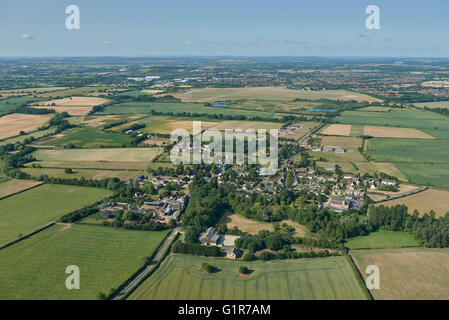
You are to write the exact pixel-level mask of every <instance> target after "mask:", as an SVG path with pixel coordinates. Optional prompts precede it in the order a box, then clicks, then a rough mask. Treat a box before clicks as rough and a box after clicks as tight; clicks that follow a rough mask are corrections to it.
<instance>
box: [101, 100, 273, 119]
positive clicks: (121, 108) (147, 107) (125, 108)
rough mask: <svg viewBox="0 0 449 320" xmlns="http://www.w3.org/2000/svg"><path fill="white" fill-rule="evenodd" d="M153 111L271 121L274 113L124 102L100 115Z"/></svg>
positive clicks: (189, 105)
mask: <svg viewBox="0 0 449 320" xmlns="http://www.w3.org/2000/svg"><path fill="white" fill-rule="evenodd" d="M152 110H154V111H156V112H162V113H164V114H167V113H170V112H172V113H174V114H176V113H181V112H190V113H192V114H193V113H197V114H216V115H218V114H223V115H224V116H227V115H229V116H246V117H261V118H267V119H272V118H273V117H274V115H275V113H274V112H262V111H252V110H240V109H231V108H220V107H207V106H205V105H204V104H201V103H151V102H132V103H131V102H124V103H120V104H116V105H112V106H108V107H106V109H105V110H104V111H102V112H101V113H102V114H127V115H130V114H145V113H146V114H149V113H151V111H152Z"/></svg>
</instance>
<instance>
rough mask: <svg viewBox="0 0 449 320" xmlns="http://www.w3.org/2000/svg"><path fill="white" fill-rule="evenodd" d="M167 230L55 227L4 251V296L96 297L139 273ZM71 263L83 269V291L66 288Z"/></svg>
mask: <svg viewBox="0 0 449 320" xmlns="http://www.w3.org/2000/svg"><path fill="white" fill-rule="evenodd" d="M166 234H167V231H161V232H150V231H148V232H147V231H131V230H123V229H114V228H109V227H98V226H86V225H76V224H75V225H73V226H72V227H70V228H68V229H65V226H63V225H56V226H53V227H51V228H49V229H46V230H44V231H41V232H39V233H38V234H36V235H34V236H32V237H30V238H28V239H26V240H23V241H20V242H18V243H16V244H14V245H12V246H10V247H7V248H5V249H3V250H0V274H1V275H2V276H1V279H0V283H1V290H0V299H2V300H3V299H58V300H68V299H97V298H98V294H99V293H100V292H103V293H106V294H108V293H109V292H110V290H111V288H117V287H118V286H119V285H120V284H122V283H123V282H124V281H125V280H126V279H128V278H129V277H130V276H131V275H132V274H133V273H134V272H136V271H137V270H138V269H139V268H140V267H141V266H142V265H143V263H144V258H145V257H148V256H151V255H152V254H153V252H154V251H155V250H156V249H157V248H158V246H159V245H160V243H161V242H162V240H163V239H164V237H165V236H166ZM69 265H76V266H78V267H79V270H80V289H79V290H68V289H67V288H66V286H65V281H66V278H67V277H68V275H67V274H66V273H65V270H66V267H67V266H69Z"/></svg>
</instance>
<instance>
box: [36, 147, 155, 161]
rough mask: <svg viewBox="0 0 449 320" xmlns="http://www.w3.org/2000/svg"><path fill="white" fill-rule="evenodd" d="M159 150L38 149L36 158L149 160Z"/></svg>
mask: <svg viewBox="0 0 449 320" xmlns="http://www.w3.org/2000/svg"><path fill="white" fill-rule="evenodd" d="M159 152H160V149H159V148H156V147H155V148H126V149H123V148H111V149H103V148H100V149H66V150H38V151H36V152H35V153H34V156H35V158H36V159H37V160H50V161H73V160H74V159H76V161H120V162H124V161H131V162H132V161H150V160H151V159H153V158H154V157H155V156H156V155H157V154H158V153H159Z"/></svg>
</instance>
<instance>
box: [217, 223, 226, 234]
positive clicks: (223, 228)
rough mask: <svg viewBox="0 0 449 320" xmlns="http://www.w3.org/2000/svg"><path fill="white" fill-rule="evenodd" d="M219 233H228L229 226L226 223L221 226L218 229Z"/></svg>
mask: <svg viewBox="0 0 449 320" xmlns="http://www.w3.org/2000/svg"><path fill="white" fill-rule="evenodd" d="M217 232H218V233H221V234H225V233H226V232H228V226H227V225H226V224H225V223H222V224H220V225H219V226H218V228H217Z"/></svg>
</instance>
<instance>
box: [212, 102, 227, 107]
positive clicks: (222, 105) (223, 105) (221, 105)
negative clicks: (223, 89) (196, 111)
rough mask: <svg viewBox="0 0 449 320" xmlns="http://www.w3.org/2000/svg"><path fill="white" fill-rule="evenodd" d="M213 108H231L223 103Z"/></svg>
mask: <svg viewBox="0 0 449 320" xmlns="http://www.w3.org/2000/svg"><path fill="white" fill-rule="evenodd" d="M212 107H220V108H229V106H228V105H227V104H222V103H215V104H213V105H212Z"/></svg>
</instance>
